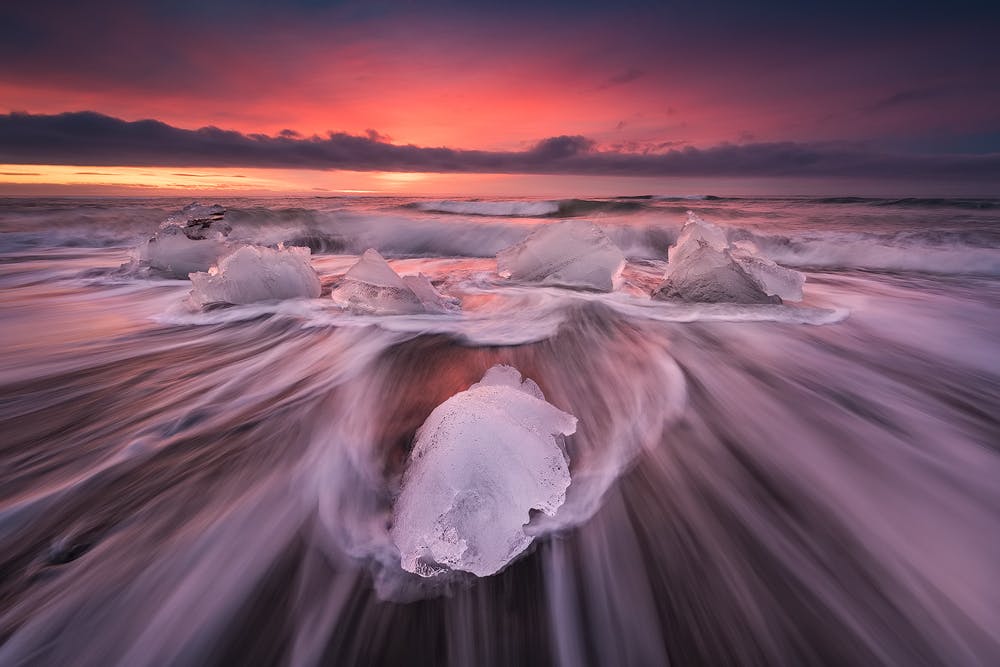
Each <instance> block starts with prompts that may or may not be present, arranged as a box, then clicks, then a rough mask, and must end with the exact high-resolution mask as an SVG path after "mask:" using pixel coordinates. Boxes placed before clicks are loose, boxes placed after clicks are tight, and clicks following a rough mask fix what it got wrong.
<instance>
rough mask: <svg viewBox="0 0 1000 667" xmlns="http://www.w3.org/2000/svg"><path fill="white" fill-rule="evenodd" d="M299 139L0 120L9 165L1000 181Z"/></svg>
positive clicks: (921, 159) (776, 162)
mask: <svg viewBox="0 0 1000 667" xmlns="http://www.w3.org/2000/svg"><path fill="white" fill-rule="evenodd" d="M375 134H376V136H372V135H368V136H355V135H349V134H344V133H330V134H328V135H327V136H323V137H320V136H312V137H295V136H289V135H287V134H286V133H282V134H280V135H278V136H267V135H263V134H250V135H248V134H242V133H239V132H234V131H229V130H221V129H219V128H217V127H204V128H201V129H198V130H186V129H181V128H176V127H172V126H170V125H167V124H165V123H162V122H159V121H156V120H141V121H134V122H128V121H124V120H120V119H117V118H112V117H110V116H105V115H102V114H98V113H95V112H89V111H85V112H74V113H64V114H57V115H31V114H26V113H12V114H7V115H0V163H6V164H88V165H108V166H110V165H117V166H167V167H283V168H308V169H349V170H357V171H425V172H443V173H523V174H580V175H584V174H587V175H621V176H739V177H758V176H836V177H871V178H908V179H913V178H922V179H968V180H974V181H981V182H990V181H995V180H996V179H998V178H1000V154H996V153H994V154H987V155H911V154H902V153H882V152H878V151H875V150H871V149H865V148H864V147H861V146H857V145H850V144H836V143H825V144H807V143H793V142H782V143H746V144H722V145H719V146H715V147H712V148H694V147H691V146H688V147H684V148H674V149H671V150H667V151H665V152H657V153H633V152H622V151H620V150H618V151H616V150H598V149H597V147H596V146H595V144H594V142H593V141H591V140H589V139H587V138H585V137H582V136H559V137H552V138H549V139H545V140H543V141H540V142H539V143H537V144H536V145H535V146H533V147H532V148H530V149H528V150H524V151H509V152H502V151H477V150H459V149H452V148H443V147H441V148H424V147H419V146H412V145H406V146H401V145H395V144H390V143H387V142H385V141H382V140H380V139H379V137H378V136H377V133H375Z"/></svg>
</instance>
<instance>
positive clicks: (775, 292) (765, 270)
mask: <svg viewBox="0 0 1000 667" xmlns="http://www.w3.org/2000/svg"><path fill="white" fill-rule="evenodd" d="M667 257H668V261H667V270H666V271H665V272H664V274H663V282H662V283H661V284H660V286H659V287H658V288H657V289H656V291H655V292H654V293H653V296H654V297H656V298H659V299H676V300H679V301H697V302H707V303H781V300H782V298H787V299H790V300H796V301H797V300H799V299H801V298H802V283H803V282H805V276H804V275H802V274H801V273H799V272H798V271H793V270H791V269H786V268H784V267H781V266H778V265H777V264H775V263H774V262H772V261H771V260H769V259H768V258H766V257H764V256H762V255H760V254H759V253H758V252H757V249H756V247H755V246H754V245H753V244H752V243H748V242H736V243H733V244H730V243H729V240H728V239H727V238H726V234H725V232H723V230H722V229H721V228H719V227H717V226H716V225H713V224H712V223H710V222H708V221H706V220H703V219H702V218H700V217H699V216H698V215H697V214H695V213H694V212H693V211H688V220H687V222H686V223H685V224H684V227H683V228H682V229H681V233H680V235H679V236H678V237H677V243H675V244H674V245H672V246H670V248H669V250H668V251H667Z"/></svg>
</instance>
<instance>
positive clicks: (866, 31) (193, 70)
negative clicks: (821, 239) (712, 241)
mask: <svg viewBox="0 0 1000 667" xmlns="http://www.w3.org/2000/svg"><path fill="white" fill-rule="evenodd" d="M998 25H1000V3H985V2H978V3H977V2H964V1H962V0H959V1H957V2H951V3H922V2H896V1H893V2H883V1H880V0H870V1H869V2H853V1H848V2H825V3H813V2H808V1H800V2H771V3H751V2H695V1H684V2H669V1H661V2H650V1H630V0H622V1H620V2H613V3H612V2H606V3H598V2H588V1H587V0H579V1H577V2H568V1H566V2H544V1H542V0H535V1H533V2H522V1H521V0H509V1H507V2H502V3H491V2H476V1H474V0H470V1H467V2H461V3H458V2H435V1H433V0H431V1H425V2H387V1H379V0H375V1H367V2H360V1H353V0H340V1H336V0H291V1H289V0H285V1H283V2H279V1H277V0H221V1H216V2H211V1H209V0H200V1H198V0H180V1H169V0H157V1H153V2H140V1H137V0H130V1H124V0H111V1H101V0H95V1H93V2H88V3H81V2H54V1H52V0H35V1H34V2H30V3H14V2H9V3H4V4H3V6H0V194H46V193H47V194H74V193H77V194H101V193H107V194H130V193H134V194H145V193H150V192H159V193H169V192H188V191H206V192H229V191H233V192H240V193H249V194H266V193H272V192H282V193H296V192H299V193H313V194H317V193H337V192H352V193H356V192H374V193H392V192H412V193H421V192H426V193H434V194H448V193H451V194H467V195H474V194H502V193H504V192H508V193H510V194H518V193H520V194H528V195H545V194H550V193H555V192H558V193H565V194H587V193H593V194H611V193H620V194H641V193H671V194H682V193H683V191H684V190H690V189H691V188H701V189H702V190H705V189H707V190H717V191H718V189H719V188H724V189H727V190H726V191H725V192H723V193H724V194H737V193H738V194H752V193H754V192H760V193H775V194H777V193H787V194H798V193H805V192H813V191H815V192H817V193H819V194H876V193H879V192H886V193H891V194H914V195H938V194H948V193H978V194H984V195H1000V185H998V184H1000V49H998V48H996V36H995V32H996V28H997V26H998Z"/></svg>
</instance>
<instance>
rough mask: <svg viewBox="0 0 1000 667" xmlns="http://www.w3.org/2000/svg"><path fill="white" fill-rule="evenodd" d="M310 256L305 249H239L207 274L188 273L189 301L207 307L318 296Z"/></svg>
mask: <svg viewBox="0 0 1000 667" xmlns="http://www.w3.org/2000/svg"><path fill="white" fill-rule="evenodd" d="M309 257H310V253H309V249H308V248H284V247H281V246H279V247H278V249H277V250H275V249H273V248H267V247H264V246H253V245H245V246H241V247H239V248H237V249H236V250H234V251H233V252H231V253H229V254H228V255H226V256H224V257H223V258H222V259H220V260H219V263H218V265H217V266H213V267H212V268H211V269H209V270H208V271H207V272H199V273H192V274H191V283H192V285H193V286H194V289H193V290H191V298H192V299H193V300H194V301H195V303H197V304H199V305H201V306H206V305H209V304H215V303H228V304H246V303H254V302H257V301H273V300H281V299H294V298H296V297H307V298H315V297H318V296H319V295H320V291H321V286H320V282H319V276H317V275H316V270H315V269H313V267H312V263H311V262H310V260H309Z"/></svg>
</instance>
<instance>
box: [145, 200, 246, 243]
mask: <svg viewBox="0 0 1000 667" xmlns="http://www.w3.org/2000/svg"><path fill="white" fill-rule="evenodd" d="M225 215H226V208H225V207H224V206H220V205H218V204H211V205H206V204H199V203H198V202H192V203H190V204H188V205H187V206H185V207H184V208H182V209H181V210H180V211H178V212H177V213H174V214H172V215H169V216H167V218H166V219H165V220H164V221H163V222H161V223H160V229H166V228H168V227H180V228H182V229H183V230H184V234H185V235H186V236H187V237H188V238H189V239H192V240H199V239H205V238H209V237H210V235H211V232H219V233H221V234H222V235H223V236H225V235H226V234H228V233H229V232H231V231H232V227H230V226H229V225H228V224H227V223H225V222H223V217H225ZM217 223H218V224H217Z"/></svg>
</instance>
